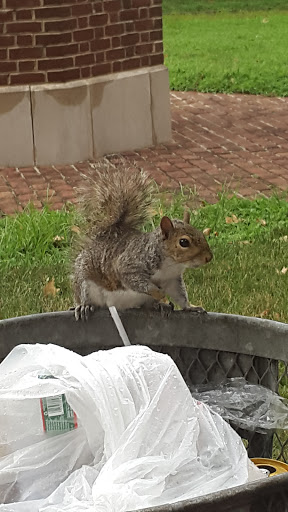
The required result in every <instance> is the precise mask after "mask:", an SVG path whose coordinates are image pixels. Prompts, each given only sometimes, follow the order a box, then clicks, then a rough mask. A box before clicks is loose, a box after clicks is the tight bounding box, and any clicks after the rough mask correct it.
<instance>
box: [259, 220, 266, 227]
mask: <svg viewBox="0 0 288 512" xmlns="http://www.w3.org/2000/svg"><path fill="white" fill-rule="evenodd" d="M257 222H259V224H261V226H266V225H267V222H266V220H264V219H257Z"/></svg>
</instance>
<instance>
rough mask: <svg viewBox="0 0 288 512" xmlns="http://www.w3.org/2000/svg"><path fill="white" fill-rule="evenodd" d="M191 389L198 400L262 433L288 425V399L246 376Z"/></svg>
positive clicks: (238, 423) (240, 424)
mask: <svg viewBox="0 0 288 512" xmlns="http://www.w3.org/2000/svg"><path fill="white" fill-rule="evenodd" d="M191 392H192V395H193V397H194V398H195V399H196V400H200V401H201V402H204V403H205V404H206V405H208V406H209V407H210V408H211V409H212V410H213V411H214V412H216V413H218V414H220V416H222V418H224V419H225V420H226V421H229V422H232V423H233V425H235V426H237V427H240V428H242V429H245V430H251V431H253V432H260V433H264V432H266V431H267V430H277V429H280V430H281V429H282V430H287V429H288V400H287V399H285V398H283V397H281V396H279V395H277V393H274V392H273V391H271V389H268V388H265V387H264V386H260V385H257V384H250V383H249V382H247V381H246V380H245V379H244V378H243V377H236V378H232V379H227V380H225V381H224V382H221V384H217V385H215V384H213V383H209V384H203V385H201V386H199V387H196V388H191Z"/></svg>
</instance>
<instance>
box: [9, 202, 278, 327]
mask: <svg viewBox="0 0 288 512" xmlns="http://www.w3.org/2000/svg"><path fill="white" fill-rule="evenodd" d="M185 202H187V195H185V196H184V195H183V194H181V193H180V194H179V195H178V196H177V195H175V196H174V199H173V201H172V203H171V204H169V205H167V206H165V203H164V201H161V202H160V203H158V204H157V206H156V213H157V212H162V213H163V212H165V213H166V214H168V215H171V216H172V217H178V216H182V213H183V206H184V204H185ZM188 202H189V199H188ZM287 218H288V203H287V201H286V200H285V199H280V198H277V197H276V196H273V197H271V198H270V199H265V198H259V199H257V200H255V201H253V202H251V201H249V200H245V199H238V198H236V197H234V198H231V199H227V198H226V196H225V195H223V196H222V197H221V198H220V201H219V202H218V203H217V204H215V205H210V204H206V203H205V205H204V206H202V207H201V208H200V209H197V210H192V223H193V224H195V225H196V226H197V227H199V228H200V229H205V228H210V229H211V232H210V236H209V243H210V245H211V247H212V249H213V252H214V259H213V262H212V263H211V264H209V265H207V266H206V267H204V268H202V269H198V270H196V271H190V272H187V275H186V282H187V286H188V289H189V296H190V300H191V302H192V303H194V304H199V305H202V306H203V307H205V309H207V310H208V311H219V312H226V313H239V314H243V315H250V316H262V317H265V318H272V319H275V320H280V321H283V322H288V312H287V303H288V272H287V273H283V272H281V270H282V269H283V268H284V269H285V268H286V267H288V260H287V255H288V241H287V235H288V222H287ZM159 219H160V216H159V213H158V214H156V215H155V217H154V219H153V223H152V224H155V223H156V224H158V223H159ZM79 222H80V218H79V215H77V213H76V212H75V210H74V209H72V210H69V209H63V210H62V211H56V212H55V211H49V210H48V209H44V210H43V211H42V212H39V211H37V210H34V209H33V208H32V209H31V210H27V211H26V212H24V213H22V214H19V215H17V216H16V217H6V218H3V219H1V220H0V275H2V282H3V284H2V291H1V297H0V317H1V318H7V317H13V316H20V315H25V314H31V313H37V312H43V311H51V310H58V309H60V310H61V309H67V308H68V307H69V306H71V305H72V304H73V298H72V292H71V287H70V280H69V273H70V263H69V258H70V256H69V254H70V252H71V249H70V248H71V242H72V241H73V240H75V239H77V237H78V236H79V235H78V234H77V229H75V225H76V226H77V225H79ZM148 228H149V229H151V225H150V226H148ZM255 262H257V264H256V263H255ZM284 272H285V271H284ZM52 278H54V279H55V287H56V288H57V289H58V291H57V293H56V294H55V296H54V295H46V294H45V291H44V289H45V286H46V284H47V280H51V279H52ZM45 290H46V289H45Z"/></svg>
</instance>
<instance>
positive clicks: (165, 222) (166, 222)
mask: <svg viewBox="0 0 288 512" xmlns="http://www.w3.org/2000/svg"><path fill="white" fill-rule="evenodd" d="M160 227H161V231H162V235H163V238H164V239H165V238H168V236H169V233H170V231H172V229H174V227H173V224H172V222H171V220H170V219H169V217H162V219H161V222H160Z"/></svg>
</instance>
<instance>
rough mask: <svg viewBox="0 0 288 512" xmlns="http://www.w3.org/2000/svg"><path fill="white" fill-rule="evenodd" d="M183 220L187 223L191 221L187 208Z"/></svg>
mask: <svg viewBox="0 0 288 512" xmlns="http://www.w3.org/2000/svg"><path fill="white" fill-rule="evenodd" d="M183 222H185V224H189V222H190V213H189V212H187V210H186V211H185V212H184V217H183Z"/></svg>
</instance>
